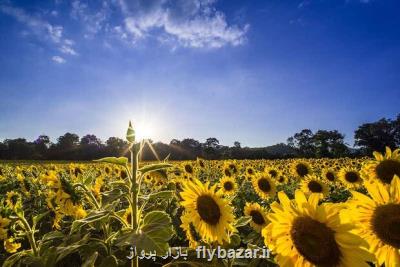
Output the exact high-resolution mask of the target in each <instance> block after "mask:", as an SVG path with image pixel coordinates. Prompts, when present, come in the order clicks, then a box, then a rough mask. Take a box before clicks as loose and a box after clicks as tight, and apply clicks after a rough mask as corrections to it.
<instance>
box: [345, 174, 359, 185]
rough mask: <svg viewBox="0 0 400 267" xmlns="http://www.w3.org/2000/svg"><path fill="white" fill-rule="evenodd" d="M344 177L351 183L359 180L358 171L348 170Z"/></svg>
mask: <svg viewBox="0 0 400 267" xmlns="http://www.w3.org/2000/svg"><path fill="white" fill-rule="evenodd" d="M344 178H345V179H346V181H347V182H349V183H355V182H357V181H358V174H357V173H356V172H346V174H345V176H344Z"/></svg>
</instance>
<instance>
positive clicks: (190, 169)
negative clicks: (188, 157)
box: [185, 165, 193, 173]
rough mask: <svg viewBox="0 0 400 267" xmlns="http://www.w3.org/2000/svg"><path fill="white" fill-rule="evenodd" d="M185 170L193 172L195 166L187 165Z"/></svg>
mask: <svg viewBox="0 0 400 267" xmlns="http://www.w3.org/2000/svg"><path fill="white" fill-rule="evenodd" d="M185 171H186V172H187V173H193V168H192V166H190V165H185Z"/></svg>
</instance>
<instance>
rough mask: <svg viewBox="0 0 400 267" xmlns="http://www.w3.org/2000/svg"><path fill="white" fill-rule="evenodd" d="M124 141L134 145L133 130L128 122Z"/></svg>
mask: <svg viewBox="0 0 400 267" xmlns="http://www.w3.org/2000/svg"><path fill="white" fill-rule="evenodd" d="M126 140H127V141H128V142H129V143H135V130H133V127H132V123H131V121H129V127H128V130H127V131H126Z"/></svg>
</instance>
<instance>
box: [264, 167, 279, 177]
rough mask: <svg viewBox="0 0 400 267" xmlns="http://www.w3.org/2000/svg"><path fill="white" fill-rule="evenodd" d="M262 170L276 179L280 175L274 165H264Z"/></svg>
mask: <svg viewBox="0 0 400 267" xmlns="http://www.w3.org/2000/svg"><path fill="white" fill-rule="evenodd" d="M264 172H266V173H268V174H269V176H271V178H272V179H276V178H278V176H279V175H280V171H279V170H278V169H276V168H274V167H265V169H264Z"/></svg>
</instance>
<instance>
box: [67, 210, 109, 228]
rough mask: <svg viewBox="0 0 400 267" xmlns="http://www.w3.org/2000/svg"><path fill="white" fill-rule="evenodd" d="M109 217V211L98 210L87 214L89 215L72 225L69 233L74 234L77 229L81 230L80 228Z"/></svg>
mask: <svg viewBox="0 0 400 267" xmlns="http://www.w3.org/2000/svg"><path fill="white" fill-rule="evenodd" d="M109 215H110V211H108V210H99V211H92V212H91V213H89V215H88V216H87V217H86V218H84V219H81V220H76V221H74V222H73V223H72V226H71V231H70V233H74V232H75V231H76V230H78V228H81V227H82V226H84V225H86V224H89V223H94V222H97V221H100V220H102V219H104V218H106V217H108V216H109Z"/></svg>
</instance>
